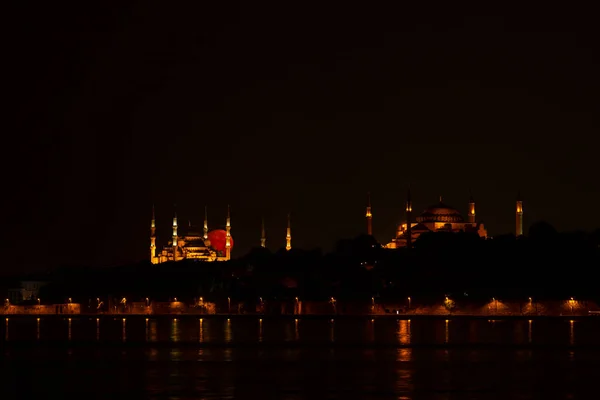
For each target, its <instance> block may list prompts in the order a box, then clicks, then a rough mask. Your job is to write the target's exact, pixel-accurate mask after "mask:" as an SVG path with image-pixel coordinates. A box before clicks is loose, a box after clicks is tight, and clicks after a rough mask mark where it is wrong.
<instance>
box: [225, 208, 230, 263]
mask: <svg viewBox="0 0 600 400" xmlns="http://www.w3.org/2000/svg"><path fill="white" fill-rule="evenodd" d="M230 217H231V216H230V212H229V205H227V224H226V225H225V232H226V234H225V259H227V260H230V259H231V218H230Z"/></svg>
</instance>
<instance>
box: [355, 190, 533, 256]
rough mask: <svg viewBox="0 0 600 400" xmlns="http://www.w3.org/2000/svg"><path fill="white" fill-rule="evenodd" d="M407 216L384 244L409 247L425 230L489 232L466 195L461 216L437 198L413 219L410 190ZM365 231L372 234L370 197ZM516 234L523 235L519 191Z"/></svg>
mask: <svg viewBox="0 0 600 400" xmlns="http://www.w3.org/2000/svg"><path fill="white" fill-rule="evenodd" d="M405 211H406V220H405V221H403V222H401V223H400V224H399V225H398V229H397V230H396V235H395V237H394V238H393V239H392V240H391V241H390V242H389V243H387V244H386V246H385V247H386V248H389V249H396V248H402V247H411V246H412V244H413V243H414V242H415V240H417V239H418V238H419V236H421V235H422V234H423V233H426V232H473V233H476V234H477V235H479V237H482V238H487V237H488V233H487V230H486V229H485V226H484V224H483V222H481V221H477V218H476V214H475V200H474V199H473V197H472V196H471V197H470V199H469V210H468V216H467V218H464V217H463V215H462V214H461V212H460V211H458V210H457V209H456V208H454V207H451V206H449V205H446V204H444V203H443V202H442V198H441V197H440V201H439V203H437V204H434V205H432V206H430V207H427V208H426V209H425V210H424V211H423V212H422V213H421V214H419V216H418V217H416V220H415V221H413V219H412V200H411V194H410V190H409V191H408V194H407V197H406V209H405ZM366 218H367V232H368V233H369V234H371V231H372V218H373V215H372V213H371V202H370V198H369V200H368V203H367V212H366ZM515 234H516V235H517V236H522V235H523V201H522V199H521V196H520V194H519V195H518V197H517V201H516V225H515Z"/></svg>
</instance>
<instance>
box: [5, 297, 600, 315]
mask: <svg viewBox="0 0 600 400" xmlns="http://www.w3.org/2000/svg"><path fill="white" fill-rule="evenodd" d="M95 303H97V304H95ZM109 303H110V305H109V306H107V307H103V303H101V302H92V301H90V302H88V304H80V303H66V304H51V305H44V304H37V305H12V304H5V305H4V307H2V308H0V315H13V316H17V315H107V316H112V315H157V316H158V315H167V316H168V315H182V316H183V315H190V316H202V315H205V316H210V315H214V316H219V315H222V316H236V315H239V316H241V315H265V316H315V317H318V316H322V317H331V316H369V315H370V316H377V317H383V316H390V317H392V316H394V317H399V316H402V317H435V316H440V317H444V316H456V317H459V316H468V317H506V318H508V317H536V316H539V317H569V316H600V307H599V306H598V304H597V303H595V302H593V301H587V300H576V299H567V300H563V301H540V302H536V301H534V300H533V299H531V300H529V299H528V300H527V301H522V302H518V301H501V300H499V299H492V300H491V301H489V302H484V303H482V302H469V303H467V302H454V301H453V300H451V299H449V298H446V299H444V300H443V301H442V302H440V303H423V304H421V303H418V302H416V301H414V300H413V299H410V300H409V299H407V300H406V301H405V302H398V301H396V302H378V301H377V300H376V299H375V298H373V299H371V301H370V302H365V301H347V302H345V301H338V300H336V299H333V298H332V299H330V300H329V301H301V300H299V299H298V300H291V301H259V302H257V303H253V304H248V303H244V302H234V301H232V300H231V299H225V300H223V301H219V302H206V301H193V302H190V303H187V302H182V301H170V302H153V301H150V300H149V299H147V300H146V301H144V302H132V303H127V302H126V301H120V302H117V301H111V302H109Z"/></svg>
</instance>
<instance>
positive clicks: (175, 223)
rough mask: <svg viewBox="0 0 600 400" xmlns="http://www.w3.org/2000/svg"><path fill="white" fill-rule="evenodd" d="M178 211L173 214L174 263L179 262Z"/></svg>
mask: <svg viewBox="0 0 600 400" xmlns="http://www.w3.org/2000/svg"><path fill="white" fill-rule="evenodd" d="M178 239H179V238H178V237H177V211H174V212H173V243H172V245H173V261H177V241H178Z"/></svg>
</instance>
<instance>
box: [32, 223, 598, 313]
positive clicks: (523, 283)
mask: <svg viewBox="0 0 600 400" xmlns="http://www.w3.org/2000/svg"><path fill="white" fill-rule="evenodd" d="M599 244H600V230H597V231H595V232H594V233H591V234H590V233H579V232H577V233H558V232H556V230H555V229H554V228H553V227H552V226H550V225H549V224H546V223H537V224H535V225H533V226H532V227H531V229H530V231H529V234H528V236H527V237H520V238H516V237H515V236H514V235H512V236H511V235H506V236H498V237H494V238H493V239H489V240H483V239H480V238H479V237H477V236H476V235H474V234H469V233H457V234H453V233H429V234H424V235H422V236H421V237H420V238H419V239H418V240H417V241H416V242H415V243H414V248H413V249H411V250H408V249H398V250H390V249H385V248H382V247H381V245H380V244H378V243H377V242H376V241H375V239H374V238H372V237H370V236H360V237H357V238H355V239H351V240H342V241H340V242H339V243H338V245H337V247H336V249H335V250H334V251H333V252H331V253H328V254H323V253H322V252H321V251H320V250H313V251H304V250H298V249H292V250H291V251H289V252H288V251H285V250H280V251H277V252H270V251H269V250H267V249H263V248H257V249H254V250H252V251H251V252H250V253H249V254H247V255H245V256H244V257H241V258H238V259H235V260H231V261H229V262H222V263H206V262H194V261H180V262H177V263H164V264H159V265H152V264H150V263H149V262H141V263H139V264H135V265H129V266H123V267H118V268H105V269H96V270H92V269H86V268H70V269H63V270H60V271H56V272H54V273H53V274H52V275H51V283H50V284H49V285H47V286H45V287H44V288H42V292H41V293H40V297H43V299H44V301H45V302H51V301H52V302H64V301H65V299H66V298H68V297H71V298H72V299H73V301H78V302H84V301H88V299H89V298H96V297H101V298H107V297H111V298H120V297H126V298H128V299H131V301H143V299H145V298H146V297H149V298H151V299H153V300H157V301H168V300H171V299H173V298H175V297H176V298H178V299H180V300H182V301H191V300H192V299H193V298H199V297H203V298H204V299H205V300H207V301H208V300H211V299H214V300H222V299H223V298H226V297H231V299H232V300H235V301H246V302H253V301H256V300H257V299H258V298H260V297H262V298H263V299H272V298H278V299H285V298H290V299H291V298H294V297H296V296H298V297H301V298H302V299H305V300H308V299H311V300H325V299H328V298H330V297H332V296H333V297H336V298H337V299H340V300H341V299H370V298H371V297H372V296H377V297H379V298H384V299H394V298H398V299H400V298H406V297H407V296H413V297H414V298H415V299H416V298H417V297H420V298H421V299H426V298H440V297H441V296H444V295H451V296H464V295H465V293H466V294H467V295H468V296H469V297H470V298H473V299H477V298H489V297H491V296H495V297H502V298H504V299H508V298H515V299H517V298H527V297H529V296H536V298H538V299H565V298H568V297H570V296H578V297H579V298H583V297H585V298H587V299H590V300H595V299H598V298H600V285H599V283H598V282H600V279H599V278H600V248H599Z"/></svg>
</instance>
